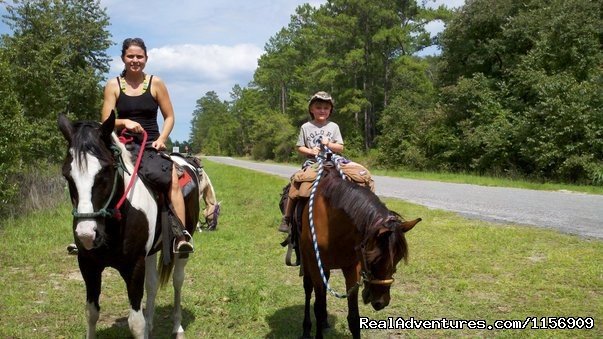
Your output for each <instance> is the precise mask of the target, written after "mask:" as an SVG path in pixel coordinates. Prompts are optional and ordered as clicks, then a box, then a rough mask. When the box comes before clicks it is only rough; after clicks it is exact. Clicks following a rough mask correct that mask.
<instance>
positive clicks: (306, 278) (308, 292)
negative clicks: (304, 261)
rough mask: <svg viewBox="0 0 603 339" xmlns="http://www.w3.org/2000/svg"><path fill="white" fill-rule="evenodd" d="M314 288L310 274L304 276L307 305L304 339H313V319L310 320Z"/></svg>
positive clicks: (305, 307) (305, 309)
mask: <svg viewBox="0 0 603 339" xmlns="http://www.w3.org/2000/svg"><path fill="white" fill-rule="evenodd" d="M313 288H314V286H313V284H312V279H311V278H310V274H309V273H307V272H306V273H305V274H304V292H305V296H306V298H305V304H304V322H303V330H304V333H303V335H302V337H303V338H311V337H312V336H311V334H310V332H311V331H312V318H310V302H311V299H312V289H313Z"/></svg>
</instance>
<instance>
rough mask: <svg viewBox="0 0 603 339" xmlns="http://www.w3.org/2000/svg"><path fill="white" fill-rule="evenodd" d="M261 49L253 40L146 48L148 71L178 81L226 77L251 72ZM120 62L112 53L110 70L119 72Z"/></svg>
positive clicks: (212, 79) (216, 79)
mask: <svg viewBox="0 0 603 339" xmlns="http://www.w3.org/2000/svg"><path fill="white" fill-rule="evenodd" d="M262 53H263V50H262V49H260V48H259V47H257V46H255V45H252V44H239V45H235V46H219V45H194V44H184V45H167V46H163V47H159V48H151V49H149V51H148V54H149V61H148V64H147V67H146V70H147V72H148V73H156V74H171V75H170V77H171V78H174V79H177V80H181V81H210V82H211V81H225V80H229V79H230V80H232V79H233V78H236V77H240V75H241V74H250V73H253V72H254V71H255V69H256V68H257V60H258V58H259V57H260V55H261V54H262ZM122 68H123V62H122V61H121V59H120V58H119V56H115V57H114V60H113V62H112V67H111V73H119V72H120V71H121V69H122Z"/></svg>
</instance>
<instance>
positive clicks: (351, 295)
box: [342, 265, 360, 339]
mask: <svg viewBox="0 0 603 339" xmlns="http://www.w3.org/2000/svg"><path fill="white" fill-rule="evenodd" d="M342 271H343V275H344V277H345V287H346V290H347V291H348V298H347V299H348V328H349V330H350V332H351V333H352V337H353V338H354V339H357V338H360V314H359V312H358V288H359V287H358V285H357V284H358V279H360V265H357V266H354V267H352V268H346V269H342Z"/></svg>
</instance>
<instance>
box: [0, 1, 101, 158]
mask: <svg viewBox="0 0 603 339" xmlns="http://www.w3.org/2000/svg"><path fill="white" fill-rule="evenodd" d="M6 10H7V12H8V15H6V16H5V17H4V21H5V22H6V23H7V24H8V26H9V27H11V28H12V30H13V34H12V35H4V36H2V50H3V54H4V57H5V58H6V60H7V62H8V63H10V65H11V72H10V74H11V77H12V83H13V84H15V86H14V87H13V89H14V91H15V94H16V96H17V100H18V101H19V103H20V105H21V107H22V109H23V114H24V116H25V117H26V118H27V122H28V123H29V124H30V125H31V127H30V129H31V130H32V132H33V134H32V137H34V138H36V139H37V140H33V141H32V144H31V147H30V148H29V149H30V152H28V153H26V154H23V156H24V157H26V159H27V160H35V159H40V158H45V159H49V160H50V161H53V159H56V158H58V157H59V156H60V155H62V147H61V146H62V144H61V141H60V138H58V137H56V136H57V134H59V133H56V128H54V126H55V125H56V123H55V122H56V117H57V115H58V114H59V113H67V112H69V113H72V114H73V116H75V117H77V118H80V119H84V118H86V119H98V111H99V107H100V99H101V94H102V92H101V87H100V82H101V80H102V75H103V74H104V73H105V72H106V71H107V70H108V64H109V57H108V56H107V55H106V52H105V50H106V49H107V48H108V47H109V46H110V45H111V42H110V41H109V33H108V32H107V30H106V26H108V24H109V21H108V17H107V15H106V13H105V11H104V9H102V8H101V7H100V3H99V2H98V1H93V0H86V1H81V0H68V1H52V0H44V1H14V4H13V5H7V7H6ZM16 84H18V85H16Z"/></svg>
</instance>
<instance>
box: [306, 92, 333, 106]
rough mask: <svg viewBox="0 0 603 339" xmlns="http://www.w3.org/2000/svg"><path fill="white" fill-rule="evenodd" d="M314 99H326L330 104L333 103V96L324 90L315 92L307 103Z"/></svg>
mask: <svg viewBox="0 0 603 339" xmlns="http://www.w3.org/2000/svg"><path fill="white" fill-rule="evenodd" d="M316 100H322V101H328V102H330V103H331V105H332V106H334V105H335V103H334V101H333V98H332V97H331V95H330V94H329V93H327V92H324V91H320V92H316V93H315V94H314V95H313V96H312V98H310V101H309V102H308V105H311V104H312V103H313V102H314V101H316Z"/></svg>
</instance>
